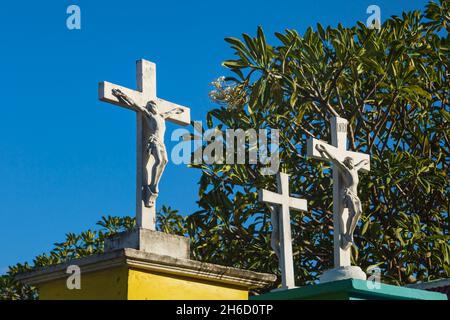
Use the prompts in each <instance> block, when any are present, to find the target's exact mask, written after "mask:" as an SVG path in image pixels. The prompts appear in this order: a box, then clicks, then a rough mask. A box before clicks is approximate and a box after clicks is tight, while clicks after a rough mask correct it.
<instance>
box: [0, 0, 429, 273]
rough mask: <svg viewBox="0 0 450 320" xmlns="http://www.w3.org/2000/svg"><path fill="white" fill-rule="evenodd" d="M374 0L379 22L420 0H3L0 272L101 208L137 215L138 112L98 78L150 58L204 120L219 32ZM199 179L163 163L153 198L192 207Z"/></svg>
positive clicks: (322, 16)
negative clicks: (76, 14)
mask: <svg viewBox="0 0 450 320" xmlns="http://www.w3.org/2000/svg"><path fill="white" fill-rule="evenodd" d="M71 4H76V5H78V6H79V7H80V8H81V30H72V31H70V30H68V29H67V28H66V19H67V17H68V15H67V14H66V9H67V7H68V6H69V5H71ZM371 4H376V5H378V6H379V7H380V8H381V15H382V20H384V19H385V18H387V17H389V16H391V15H399V14H401V12H402V11H403V10H411V9H419V8H423V7H424V5H425V4H426V1H419V0H415V1H411V0H371V1H366V0H333V1H330V0H322V1H299V0H289V1H261V0H259V1H257V0H251V1H246V0H240V1H235V0H229V1H226V2H224V1H194V0H190V1H153V0H145V1H144V0H128V1H114V0H108V1H106V0H95V1H92V0H91V1H87V0H73V1H25V2H24V1H20V2H12V1H8V2H6V1H3V2H2V4H1V5H0V33H1V42H0V48H1V50H0V54H1V59H0V70H1V77H0V88H1V91H2V93H1V95H2V99H1V102H0V273H2V271H4V270H5V268H6V267H7V266H8V265H12V264H15V263H17V262H23V261H27V260H31V259H32V258H33V257H34V256H36V255H37V254H40V253H42V252H46V251H48V250H50V249H51V247H52V244H53V243H54V242H57V241H61V240H62V239H64V234H65V233H67V232H79V231H82V230H85V229H88V228H91V227H94V224H95V222H96V221H98V220H99V219H100V217H101V216H102V215H134V198H135V195H134V190H135V187H134V181H135V175H134V170H135V152H134V150H135V120H134V119H135V116H134V114H133V113H132V112H130V111H128V110H125V109H121V108H118V107H115V106H112V105H108V104H105V103H102V102H100V101H98V99H97V83H98V82H99V81H102V80H107V81H110V82H114V83H117V84H121V85H124V86H127V87H130V88H135V61H136V60H137V59H139V58H145V59H148V60H151V61H153V62H155V63H156V64H157V71H158V74H157V85H158V96H159V97H161V98H164V99H166V100H170V101H173V102H177V103H180V104H183V105H187V106H189V107H191V114H192V119H193V120H204V119H205V115H206V112H207V111H208V110H209V109H211V108H212V105H211V103H210V101H209V98H208V92H209V90H210V89H211V87H210V82H211V81H212V80H213V79H215V78H217V77H219V76H221V75H222V74H224V72H225V71H224V69H223V68H222V67H221V62H222V61H223V60H225V59H227V58H230V57H231V56H232V50H230V49H229V47H228V45H227V44H226V43H225V42H224V41H223V38H225V37H227V36H240V34H241V33H243V32H246V33H250V34H254V33H255V31H256V27H257V26H258V25H261V26H262V27H263V28H264V30H265V32H266V34H267V35H268V39H269V41H273V40H274V37H273V36H271V35H272V34H273V33H274V32H276V31H283V30H284V29H285V28H292V29H297V30H298V31H299V32H300V33H303V31H304V30H305V29H306V28H307V27H308V26H315V24H316V23H317V22H320V23H322V25H325V26H326V25H332V26H336V25H337V23H339V22H341V23H343V24H344V25H345V26H352V25H354V24H355V21H357V20H360V21H363V22H365V21H366V19H367V17H368V14H366V8H367V7H368V6H369V5H371ZM175 128H176V126H175V125H169V128H168V129H169V132H170V131H172V130H173V129H175ZM167 137H168V135H167ZM167 140H169V139H167V138H166V141H167ZM167 142H168V141H167ZM170 146H171V144H169V147H170ZM169 150H170V149H169ZM198 177H199V172H198V171H196V170H194V169H188V168H186V167H185V166H182V165H180V166H175V165H173V164H169V165H168V168H167V169H166V172H165V174H164V176H163V180H162V182H161V186H160V189H161V190H160V197H159V199H158V203H159V205H162V204H166V205H170V206H172V207H173V208H176V209H178V210H180V212H182V213H186V214H188V213H191V212H194V211H195V210H196V208H197V207H196V200H197V198H198V193H197V181H198Z"/></svg>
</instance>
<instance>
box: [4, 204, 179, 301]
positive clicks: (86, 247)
mask: <svg viewBox="0 0 450 320" xmlns="http://www.w3.org/2000/svg"><path fill="white" fill-rule="evenodd" d="M185 219H186V218H185V217H184V216H182V215H180V214H178V211H176V210H172V209H171V208H170V207H166V206H162V208H161V210H159V212H158V215H157V221H156V222H157V228H158V230H160V231H162V232H166V233H171V234H177V235H184V234H186V230H185V229H184V225H185ZM96 225H97V226H98V228H97V229H94V230H87V231H84V232H81V233H80V234H75V233H68V234H66V240H65V241H64V242H60V243H55V244H54V248H53V250H52V251H51V252H50V253H49V254H45V253H44V254H41V255H39V256H37V257H36V258H34V260H33V263H31V264H30V263H27V262H26V263H24V264H21V263H18V264H16V265H15V266H10V267H9V270H8V273H7V274H6V275H3V276H0V300H18V299H37V298H38V292H37V290H36V288H34V287H31V286H28V285H23V284H20V283H18V282H16V281H15V280H14V276H15V275H16V274H18V273H21V272H27V271H31V270H33V269H36V268H40V267H45V266H49V265H54V264H58V263H65V262H68V261H71V260H73V259H77V258H81V257H85V256H89V255H92V254H99V253H102V252H103V251H104V242H105V239H106V238H107V237H110V236H113V235H114V234H117V233H119V232H123V231H127V230H131V229H132V228H133V227H134V226H135V225H136V221H135V219H134V218H131V217H127V216H125V217H111V216H107V217H102V219H101V220H100V221H98V222H97V224H96Z"/></svg>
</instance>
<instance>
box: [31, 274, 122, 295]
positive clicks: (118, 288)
mask: <svg viewBox="0 0 450 320" xmlns="http://www.w3.org/2000/svg"><path fill="white" fill-rule="evenodd" d="M67 276H68V277H69V275H67ZM66 280H67V278H66V279H60V280H55V281H51V282H47V283H44V284H40V285H38V289H39V299H41V300H80V299H83V300H95V299H99V300H124V299H126V297H127V281H128V269H127V268H126V267H121V268H114V269H109V270H102V271H97V272H91V273H87V274H83V272H82V273H81V289H80V290H76V289H74V290H69V289H67V286H66Z"/></svg>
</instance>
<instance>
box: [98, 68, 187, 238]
mask: <svg viewBox="0 0 450 320" xmlns="http://www.w3.org/2000/svg"><path fill="white" fill-rule="evenodd" d="M136 82H137V90H132V89H128V88H125V87H122V86H119V85H115V84H112V83H110V82H106V81H104V82H100V83H99V88H98V90H99V91H98V95H99V99H100V100H101V101H104V102H108V103H111V104H114V105H117V106H120V107H124V108H127V109H131V110H133V111H138V112H136V116H137V117H136V134H137V136H136V160H137V164H136V224H137V227H139V228H144V229H150V230H155V228H156V211H155V207H156V204H155V203H154V202H151V205H149V204H148V203H149V201H144V198H145V197H146V196H145V191H146V189H145V188H147V189H148V181H149V180H151V179H152V177H151V176H150V175H151V174H152V172H155V170H152V169H154V168H155V163H154V162H155V160H154V158H152V157H151V156H150V154H149V151H148V150H147V149H149V148H150V147H152V146H153V147H155V148H161V150H162V152H164V153H165V146H164V141H160V140H163V138H162V139H156V138H157V137H156V138H155V137H154V132H152V130H153V129H152V128H149V126H148V123H155V121H153V122H151V121H145V120H146V119H145V118H144V117H145V115H146V114H147V115H149V117H150V120H152V119H151V117H152V116H153V115H152V113H151V112H150V111H153V110H152V109H150V111H149V110H148V109H146V108H148V107H147V106H148V105H149V103H151V104H153V105H154V106H156V110H157V113H156V115H160V116H161V117H162V119H164V120H168V121H171V122H174V123H176V124H179V125H188V124H190V110H189V108H187V107H183V106H180V105H177V104H174V103H172V102H169V101H166V100H163V99H159V98H158V97H157V96H156V65H155V64H154V63H152V62H150V61H147V60H138V61H137V62H136ZM118 93H119V94H120V95H118ZM121 96H122V97H125V99H120V98H121ZM125 102H128V103H125ZM173 110H179V111H177V112H172V111H173ZM140 111H142V112H140ZM153 112H154V111H153ZM154 113H155V112H154ZM155 117H156V116H155ZM157 120H158V121H161V120H159V118H158V119H157ZM163 122H164V121H163ZM159 125H160V126H161V125H163V124H159ZM164 130H165V128H164ZM164 130H162V132H164ZM152 134H153V135H152ZM155 139H156V140H155ZM153 152H154V151H153ZM164 156H166V154H165V155H164ZM164 161H166V159H164ZM164 165H165V164H164ZM162 170H163V168H162V169H161V170H160V172H159V173H158V181H159V178H160V175H161V174H162ZM153 174H154V173H153ZM153 179H155V177H153ZM156 187H157V186H156ZM154 189H155V188H154ZM149 192H150V191H149V190H147V193H149ZM153 193H154V194H152V196H153V197H154V198H155V197H156V196H157V191H155V190H153Z"/></svg>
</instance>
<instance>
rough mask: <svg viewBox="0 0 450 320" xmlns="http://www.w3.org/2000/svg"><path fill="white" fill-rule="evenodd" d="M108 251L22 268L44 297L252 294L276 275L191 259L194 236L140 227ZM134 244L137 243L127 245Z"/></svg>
mask: <svg viewBox="0 0 450 320" xmlns="http://www.w3.org/2000/svg"><path fill="white" fill-rule="evenodd" d="M105 247H106V250H105V253H103V254H98V255H92V256H89V257H85V258H81V259H76V260H73V261H71V262H70V263H65V264H58V265H54V266H49V267H45V268H40V269H38V270H36V271H33V272H28V273H24V274H19V275H18V276H17V277H16V280H18V281H20V282H22V283H25V284H29V285H33V286H36V287H37V288H38V291H39V298H40V299H42V300H77V299H83V300H86V299H101V300H153V299H158V300H166V299H167V300H178V299H188V300H195V299H208V300H209V299H240V300H245V299H248V291H249V290H250V289H253V288H261V287H266V286H270V285H271V284H272V283H273V282H274V281H275V280H276V276H275V275H271V274H263V273H256V272H251V271H247V270H241V269H236V268H230V267H224V266H220V265H214V264H210V263H202V262H199V261H194V260H189V259H188V258H189V242H188V240H187V239H185V238H183V237H178V236H172V235H167V234H162V233H160V232H155V231H150V230H143V229H135V230H133V231H130V232H127V233H123V234H119V235H117V236H116V237H113V238H111V239H109V240H108V241H106V244H105ZM127 247H132V248H127ZM71 265H77V266H78V267H79V268H80V271H81V274H80V280H81V288H80V289H72V290H70V289H68V286H67V281H68V279H69V277H71V274H68V273H67V268H68V267H69V266H71Z"/></svg>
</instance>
